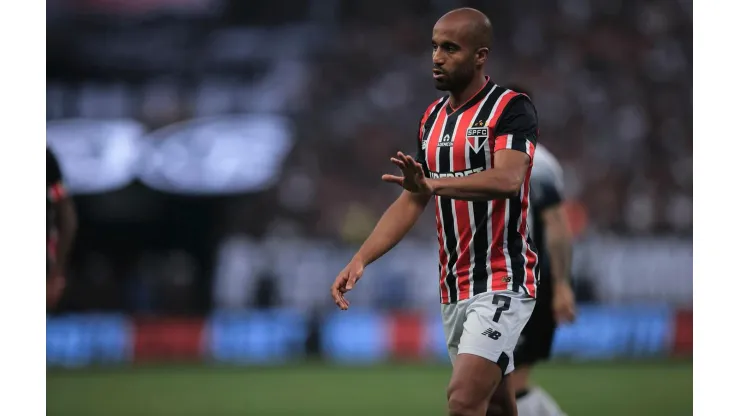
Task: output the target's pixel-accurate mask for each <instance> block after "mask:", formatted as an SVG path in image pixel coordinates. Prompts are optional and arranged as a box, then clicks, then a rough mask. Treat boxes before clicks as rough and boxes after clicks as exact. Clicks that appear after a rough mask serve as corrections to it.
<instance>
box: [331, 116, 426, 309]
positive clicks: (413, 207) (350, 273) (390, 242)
mask: <svg viewBox="0 0 740 416" xmlns="http://www.w3.org/2000/svg"><path fill="white" fill-rule="evenodd" d="M423 121H424V117H422V120H421V121H420V122H419V130H418V135H417V154H416V162H417V163H419V164H421V165H423V166H424V167H425V168H424V172H423V173H424V175H425V176H428V170H427V169H426V163H424V161H425V158H424V150H423V149H422V145H421V134H422V129H421V126H422V124H421V123H422V122H423ZM430 198H431V194H429V193H415V192H409V191H407V190H406V189H404V190H403V191H402V192H401V195H400V196H399V197H398V198H397V199H396V201H395V202H393V203H392V204H391V206H390V207H388V209H386V210H385V213H384V214H383V216H382V217H380V220H379V221H378V224H376V225H375V228H374V229H373V232H372V233H370V236H369V237H368V238H367V239H366V240H365V242H364V243H363V244H362V246H361V247H360V249H359V250H358V251H357V253H356V254H355V255H354V257H352V260H351V261H350V262H349V264H347V266H346V267H345V268H344V269H343V270H342V271H341V272H339V275H338V276H337V278H336V279H334V284H333V285H332V286H331V295H332V297H333V298H334V303H336V305H337V306H338V307H339V309H341V310H347V309H348V308H349V300H347V299H346V298H345V297H344V294H345V293H347V292H348V291H350V290H352V288H353V287H354V285H355V283H356V282H357V280H359V279H360V277H362V274H363V272H364V270H365V266H367V265H369V264H370V263H372V262H374V261H375V260H377V259H379V258H380V257H381V256H383V255H384V254H385V253H387V252H388V251H390V249H392V248H393V247H395V246H396V244H398V242H399V241H401V239H403V237H404V236H405V235H406V234H408V232H409V231H410V230H411V227H413V226H414V224H415V223H416V221H417V220H418V219H419V217H420V216H421V214H422V213H423V212H424V208H425V207H426V205H427V203H428V202H429V199H430Z"/></svg>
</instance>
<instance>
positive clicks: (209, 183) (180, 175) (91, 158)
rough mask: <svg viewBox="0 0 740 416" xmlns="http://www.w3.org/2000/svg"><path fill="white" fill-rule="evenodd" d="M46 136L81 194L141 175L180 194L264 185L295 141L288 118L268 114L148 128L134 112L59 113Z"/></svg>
mask: <svg viewBox="0 0 740 416" xmlns="http://www.w3.org/2000/svg"><path fill="white" fill-rule="evenodd" d="M46 138H47V145H48V146H49V147H51V148H52V149H53V150H54V151H55V152H56V154H57V156H58V159H59V161H60V164H61V168H62V171H63V173H64V175H65V178H66V181H67V186H68V187H69V190H70V192H72V193H75V194H89V193H104V192H109V191H114V190H117V189H120V188H123V187H124V186H126V185H128V184H129V183H131V182H132V181H134V180H135V179H139V180H141V181H142V182H143V183H145V184H146V185H147V186H149V187H151V188H152V189H155V190H158V191H162V192H170V193H175V194H187V195H202V194H218V195H227V194H234V193H248V192H258V191H261V190H263V189H266V188H268V187H270V186H272V185H273V184H275V182H276V181H277V180H278V178H279V177H280V169H281V167H282V165H283V160H284V159H285V157H286V156H287V154H288V153H289V152H290V150H291V148H292V141H293V139H292V135H291V131H290V124H289V122H288V121H287V119H285V118H283V117H279V116H272V115H264V114H260V115H231V116H218V117H209V118H202V119H194V120H190V121H186V122H181V123H176V124H173V125H170V126H167V127H164V128H161V129H158V130H156V131H154V132H152V133H149V134H146V130H145V128H144V126H143V125H142V124H141V123H139V122H137V121H134V120H128V119H119V120H93V119H73V120H56V121H50V122H48V123H47V126H46Z"/></svg>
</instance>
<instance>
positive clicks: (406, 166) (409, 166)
mask: <svg viewBox="0 0 740 416" xmlns="http://www.w3.org/2000/svg"><path fill="white" fill-rule="evenodd" d="M391 162H393V163H394V164H395V165H396V166H398V168H399V169H401V172H402V173H403V176H395V175H383V176H382V178H381V179H383V180H384V181H385V182H390V183H395V184H397V185H400V186H402V187H403V188H404V189H406V190H407V191H409V192H413V193H420V194H431V193H432V189H431V187H430V186H429V183H428V181H427V179H426V177H425V176H424V169H423V168H422V166H421V164H420V163H419V162H417V161H415V160H414V158H413V157H411V156H409V155H406V154H403V153H402V152H398V153H397V154H396V157H392V158H391Z"/></svg>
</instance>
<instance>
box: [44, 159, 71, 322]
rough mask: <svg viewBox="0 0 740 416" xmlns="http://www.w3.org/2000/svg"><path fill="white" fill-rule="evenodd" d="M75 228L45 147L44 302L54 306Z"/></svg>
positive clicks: (55, 165) (56, 169) (59, 173)
mask: <svg viewBox="0 0 740 416" xmlns="http://www.w3.org/2000/svg"><path fill="white" fill-rule="evenodd" d="M76 232H77V214H76V212H75V208H74V203H73V202H72V198H70V197H69V195H68V194H67V191H66V189H65V187H64V180H63V177H62V171H61V169H60V168H59V162H58V161H57V158H56V156H54V153H53V152H52V151H51V150H50V149H49V148H48V147H47V148H46V306H47V308H53V307H54V306H56V304H57V302H58V301H59V298H60V297H61V295H62V291H63V290H64V286H65V284H66V279H65V274H66V273H65V271H66V269H67V265H68V263H67V262H68V260H69V254H70V251H71V249H72V243H73V242H74V237H75V233H76Z"/></svg>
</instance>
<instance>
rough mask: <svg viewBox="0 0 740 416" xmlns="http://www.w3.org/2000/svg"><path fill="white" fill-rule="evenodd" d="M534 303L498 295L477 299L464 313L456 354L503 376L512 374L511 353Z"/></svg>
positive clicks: (520, 297) (505, 293) (514, 295)
mask: <svg viewBox="0 0 740 416" xmlns="http://www.w3.org/2000/svg"><path fill="white" fill-rule="evenodd" d="M534 306H535V301H534V299H532V298H529V297H527V296H526V295H523V294H520V293H516V292H510V291H502V292H488V293H483V294H480V295H477V296H476V297H474V298H473V299H472V301H471V302H470V304H469V305H468V307H467V309H466V317H465V323H464V325H463V333H462V336H461V337H460V345H459V346H458V354H463V353H467V354H473V355H477V356H479V357H482V358H485V359H487V360H489V361H491V362H494V363H496V365H498V367H499V368H500V369H501V372H502V373H503V374H504V375H506V374H509V373H511V372H512V371H513V370H514V349H515V348H516V344H517V341H518V340H519V335H520V334H521V332H522V329H524V326H525V325H526V324H527V321H528V320H529V318H530V316H531V315H532V310H533V309H534Z"/></svg>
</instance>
